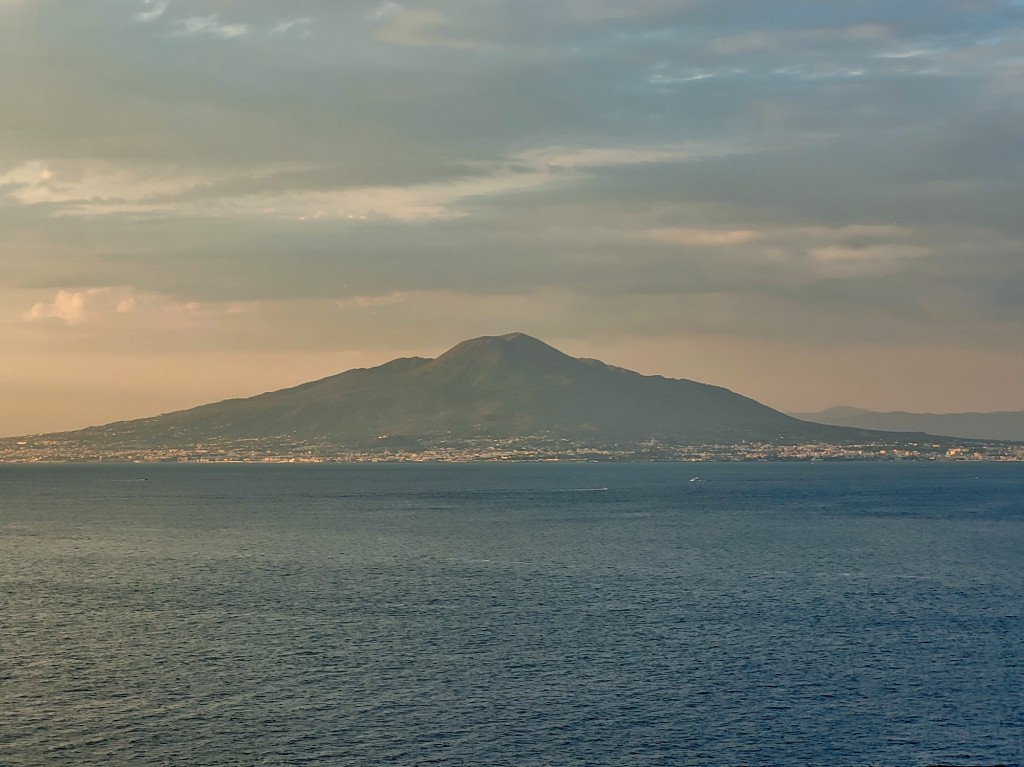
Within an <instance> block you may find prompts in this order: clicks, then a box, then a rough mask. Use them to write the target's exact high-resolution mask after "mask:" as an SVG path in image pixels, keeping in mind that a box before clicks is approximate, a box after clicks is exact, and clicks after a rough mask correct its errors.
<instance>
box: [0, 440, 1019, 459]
mask: <svg viewBox="0 0 1024 767" xmlns="http://www.w3.org/2000/svg"><path fill="white" fill-rule="evenodd" d="M472 461H491V462H494V461H510V462H514V461H524V462H527V461H566V462H602V461H635V462H644V461H678V462H705V461H720V462H727V461H1024V443H1022V442H997V441H979V440H953V439H950V438H946V437H936V438H932V439H922V440H921V441H918V442H893V441H884V440H878V441H872V442H861V443H843V444H837V443H832V442H801V443H792V444H789V443H773V442H755V441H742V442H737V443H732V444H702V445H690V444H674V443H670V442H663V441H660V440H657V439H648V440H644V441H642V442H637V443H611V444H592V443H589V442H582V441H575V440H572V439H566V438H561V437H549V436H545V435H533V436H525V437H510V438H476V439H473V438H463V439H436V440H431V441H429V442H428V441H424V442H416V441H413V440H405V439H401V438H392V437H388V436H387V435H381V436H380V437H379V438H378V439H377V441H376V442H375V443H373V444H364V445H358V446H351V445H348V446H346V445H343V444H339V443H337V442H333V441H330V440H321V441H317V440H298V439H289V438H283V437H262V438H251V439H210V440H208V441H204V442H200V443H195V444H162V445H143V444H138V443H135V444H131V443H127V442H124V443H121V442H117V441H110V442H105V441H101V442H95V441H91V440H83V439H81V438H71V437H70V436H65V435H60V434H46V435H39V436H29V437H18V438H8V439H3V440H0V462H6V463H56V462H125V463H133V462H135V463H149V462H166V463H232V462H233V463H371V462H375V463H379V462H472Z"/></svg>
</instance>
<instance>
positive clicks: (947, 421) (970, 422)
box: [792, 406, 1024, 441]
mask: <svg viewBox="0 0 1024 767" xmlns="http://www.w3.org/2000/svg"><path fill="white" fill-rule="evenodd" d="M792 415H793V416H794V417H796V418H801V419H803V420H806V421H813V422H815V423H822V424H831V425H833V426H850V427H854V428H858V429H877V430H880V431H898V432H906V431H923V432H926V433H928V434H938V435H941V436H945V437H963V438H967V439H993V440H1015V441H1024V411H1007V412H1000V413H905V412H891V413H879V412H875V411H872V410H861V409H860V408H855V407H846V406H842V407H834V408H829V409H828V410H822V411H821V412H818V413H793V414H792Z"/></svg>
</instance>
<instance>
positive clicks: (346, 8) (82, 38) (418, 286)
mask: <svg viewBox="0 0 1024 767" xmlns="http://www.w3.org/2000/svg"><path fill="white" fill-rule="evenodd" d="M0 73H2V76H0V348H2V349H3V364H2V366H0V435H4V434H6V435H14V434H23V433H37V432H42V431H53V430H59V429H71V428H78V427H82V426H86V425H90V424H97V423H105V422H109V421H114V420H120V419H126V418H136V417H143V416H149V415H155V414H157V413H162V412H168V411H171V410H176V409H180V408H184V407H190V406H193V405H198V404H201V403H205V402H210V401H214V400H219V399H224V398H227V397H243V396H250V395H253V394H257V393H260V392H262V391H267V390H271V389H276V388H281V387H284V386H289V385H294V384H298V383H301V382H303V381H306V380H311V379H315V378H319V377H323V376H326V375H330V374H333V373H337V372H340V371H343V370H347V369H350V368H353V367H365V366H370V365H375V364H380V363H383V362H385V361H387V360H389V359H392V358H394V357H399V356H409V355H417V356H436V355H437V354H439V353H441V352H443V351H444V350H445V349H447V348H449V347H450V346H452V345H454V344H455V343H457V342H459V341H461V340H463V339H466V338H471V337H475V336H479V335H496V334H503V333H508V332H513V331H522V332H526V333H529V334H531V335H534V336H537V337H539V338H541V339H543V340H545V341H547V342H548V343H551V344H552V345H555V346H557V347H558V348H560V349H562V350H563V351H565V352H567V353H569V354H573V355H574V356H587V357H596V358H598V359H602V360H604V361H606V362H609V363H612V364H615V365H619V366H622V367H628V368H631V369H634V370H638V371H640V372H643V373H648V374H662V375H666V376H671V377H678V378H690V379H694V380H698V381H703V382H706V383H712V384H717V385H721V386H726V387H728V388H730V389H733V390H734V391H738V392H740V393H742V394H745V395H747V396H751V397H754V398H755V399H758V400H760V401H762V402H764V403H765V404H768V405H771V406H772V407H776V408H779V409H781V410H786V411H809V410H816V409H820V408H825V407H829V406H832V405H839V404H849V405H855V406H860V407H865V408H871V409H878V410H911V411H932V412H956V411H967V410H976V411H992V410H1022V409H1024V353H1022V350H1024V342H1022V339H1024V129H1022V126H1024V2H1022V1H1021V0H901V2H898V3H897V2H892V0H885V1H884V2H882V1H881V0H880V1H878V2H875V1H874V0H844V1H843V2H827V1H822V0H776V1H775V2H771V3H768V2H763V1H761V2H758V1H755V0H742V1H741V0H628V2H627V1H625V0H623V1H621V2H620V1H618V0H423V1H422V2H420V1H418V0H408V1H407V2H397V1H394V0H384V1H383V2H381V1H380V0H288V2H284V1H283V0H0Z"/></svg>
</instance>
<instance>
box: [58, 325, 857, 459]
mask: <svg viewBox="0 0 1024 767" xmlns="http://www.w3.org/2000/svg"><path fill="white" fill-rule="evenodd" d="M69 434H74V435H76V439H78V440H79V441H82V440H85V441H88V440H97V441H103V440H105V441H108V442H109V441H112V440H114V441H117V442H120V443H123V444H140V445H142V444H149V445H153V444H163V445H170V444H196V443H201V442H204V441H209V440H211V439H216V440H221V441H223V440H247V439H249V440H251V439H265V438H269V437H274V438H288V439H293V440H307V441H308V440H313V441H316V440H319V441H324V440H329V441H331V442H333V443H335V444H345V445H353V446H358V445H366V444H374V443H376V444H380V440H381V439H383V438H386V439H388V440H392V441H395V440H397V441H398V442H401V441H403V440H404V441H407V442H415V443H420V442H431V441H433V442H437V441H438V440H451V439H468V438H497V439H500V438H510V437H520V436H527V435H546V436H548V437H551V436H554V437H558V438H567V439H577V440H587V441H590V442H603V443H611V442H619V441H641V440H647V439H660V440H665V441H671V442H673V443H686V444H704V443H719V444H731V443H736V442H739V441H744V440H747V441H780V440H785V441H812V440H825V441H827V440H832V441H844V440H845V441H849V440H853V439H856V438H858V437H862V436H863V434H864V433H862V432H856V431H852V430H844V429H839V428H836V427H832V426H823V425H820V424H812V423H807V422H804V421H800V420H798V419H796V418H793V417H791V416H788V415H785V414H783V413H780V412H778V411H776V410H772V409H771V408H769V407H766V406H764V405H762V404H760V403H758V402H755V401H754V400H752V399H749V398H747V397H743V396H741V395H739V394H735V393H733V392H731V391H728V390H727V389H723V388H720V387H717V386H709V385H707V384H702V383H697V382H695V381H688V380H678V379H669V378H664V377H662V376H647V375H641V374H639V373H635V372H632V371H630V370H625V369H623V368H618V367H614V366H611V365H606V364H604V363H602V362H599V361H597V360H591V359H577V358H575V357H570V356H569V355H566V354H563V353H562V352H560V351H558V350H557V349H555V348H553V347H551V346H548V345H547V344H545V343H543V342H541V341H539V340H537V339H536V338H531V337H530V336H528V335H525V334H523V333H510V334H508V335H503V336H485V337H482V338H475V339H472V340H469V341H464V342H462V343H460V344H458V345H457V346H455V347H453V348H452V349H450V350H448V351H447V352H445V353H444V354H442V355H441V356H440V357H438V358H436V359H424V358H420V357H410V358H402V359H396V360H393V361H391V362H388V363H386V364H384V365H380V366H379V367H374V368H368V369H366V368H360V369H356V370H350V371H348V372H345V373H341V374H339V375H334V376H331V377H329V378H324V379H321V380H319V381H313V382H310V383H305V384H302V385H300V386H296V387H293V388H290V389H283V390H280V391H274V392H268V393H266V394H261V395H259V396H256V397H250V398H247V399H235V400H227V401H224V402H217V403H214V404H211V405H204V406H201V407H197V408H193V409H190V410H183V411H179V412H175V413H169V414H165V415H160V416H157V417H154V418H145V419H141V420H135V421H124V422H120V423H114V424H108V425H106V426H101V427H93V428H91V429H85V430H82V431H79V432H73V433H69ZM375 441H376V442H375Z"/></svg>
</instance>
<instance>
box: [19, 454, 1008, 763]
mask: <svg viewBox="0 0 1024 767" xmlns="http://www.w3.org/2000/svg"><path fill="white" fill-rule="evenodd" d="M0 598H2V605H0V607H2V611H0V765H4V766H5V767H8V766H9V767H31V766H35V765H39V766H40V767H42V766H43V765H45V766H46V767H49V766H50V765H76V766H78V765H132V766H135V765H160V766H161V767H168V766H169V765H183V766H185V765H187V766H189V767H191V766H192V765H417V766H418V765H438V766H444V767H447V766H454V765H465V766H472V767H476V766H480V767H489V766H494V767H498V766H504V765H509V766H510V767H511V766H512V765H515V766H516V767H531V766H534V765H536V766H540V765H545V766H550V767H574V766H576V765H580V766H582V765H612V766H619V765H621V766H623V767H625V766H627V765H628V766H629V767H634V766H636V767H641V766H643V765H878V766H879V767H882V766H888V765H892V766H893V767H896V766H901V767H902V766H903V765H929V764H940V763H941V764H952V765H968V764H983V765H992V764H1006V765H1020V764H1022V763H1024V692H1022V691H1024V465H1020V464H949V463H943V464H916V463H903V464H901V463H891V464H886V463H873V464H830V463H820V464H818V463H816V464H586V465H565V464H515V465H496V464H478V465H408V464H406V465H331V466H328V465H321V466H309V465H305V466H294V465H288V466H275V465H259V466H249V465H191V466H189V465H52V466H24V465H22V466H13V465H8V466H0Z"/></svg>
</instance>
